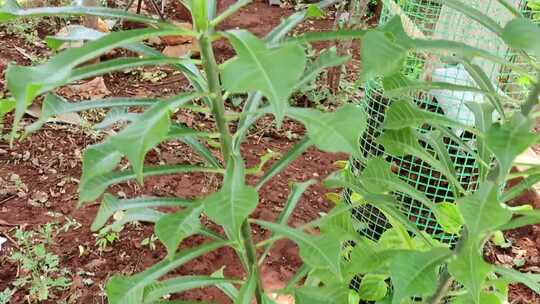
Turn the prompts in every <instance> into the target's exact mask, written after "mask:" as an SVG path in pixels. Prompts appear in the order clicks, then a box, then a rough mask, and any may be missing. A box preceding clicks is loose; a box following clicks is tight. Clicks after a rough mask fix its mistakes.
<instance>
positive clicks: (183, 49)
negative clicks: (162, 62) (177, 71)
mask: <svg viewBox="0 0 540 304" xmlns="http://www.w3.org/2000/svg"><path fill="white" fill-rule="evenodd" d="M190 52H191V54H192V55H193V54H199V47H198V46H197V45H196V44H191V43H187V44H180V45H172V46H166V47H165V48H164V49H163V55H165V56H168V57H175V58H180V57H184V56H186V55H187V54H188V53H190Z"/></svg>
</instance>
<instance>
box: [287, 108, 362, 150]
mask: <svg viewBox="0 0 540 304" xmlns="http://www.w3.org/2000/svg"><path fill="white" fill-rule="evenodd" d="M287 115H288V116H290V117H292V118H294V119H296V120H299V121H301V122H302V123H304V125H305V126H306V129H307V131H308V136H309V138H310V140H311V142H312V143H313V144H315V145H316V146H317V148H319V149H321V150H323V151H326V152H345V153H349V154H352V155H355V156H357V157H361V153H360V149H359V145H358V142H359V140H360V136H362V133H363V132H364V130H365V128H366V113H365V112H364V111H363V110H362V109H361V108H360V107H357V106H354V105H351V104H349V105H345V106H342V107H341V108H339V109H338V110H337V111H335V112H330V113H328V112H326V113H325V112H321V111H318V110H315V109H304V108H292V107H291V108H289V110H288V111H287Z"/></svg>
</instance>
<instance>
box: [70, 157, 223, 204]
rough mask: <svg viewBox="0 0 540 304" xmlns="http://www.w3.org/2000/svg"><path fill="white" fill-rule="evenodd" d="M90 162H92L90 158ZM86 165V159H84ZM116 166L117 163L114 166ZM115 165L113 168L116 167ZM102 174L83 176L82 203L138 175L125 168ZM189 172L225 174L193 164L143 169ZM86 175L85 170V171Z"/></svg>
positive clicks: (156, 172)
mask: <svg viewBox="0 0 540 304" xmlns="http://www.w3.org/2000/svg"><path fill="white" fill-rule="evenodd" d="M113 156H118V159H120V154H119V153H118V154H116V155H113ZM88 162H91V161H90V160H89V161H88ZM83 167H84V161H83ZM114 167H116V165H115V166H114ZM114 167H113V168H114ZM106 172H107V173H104V174H102V175H94V176H93V177H92V178H87V179H83V178H81V184H80V185H79V201H80V202H81V203H85V202H91V201H93V200H95V199H97V198H98V197H99V196H100V195H101V194H102V193H103V192H104V191H105V190H106V189H107V187H109V186H111V185H113V184H117V183H122V182H126V181H129V180H132V179H135V178H136V177H137V175H136V174H135V173H134V172H133V170H124V171H115V172H110V170H107V171H106ZM189 172H205V173H221V174H223V169H216V168H205V167H200V166H192V165H170V166H154V167H146V168H144V169H143V173H142V175H143V177H147V176H156V175H167V174H176V173H189ZM83 176H84V171H83Z"/></svg>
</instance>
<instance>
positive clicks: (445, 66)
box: [346, 0, 540, 244]
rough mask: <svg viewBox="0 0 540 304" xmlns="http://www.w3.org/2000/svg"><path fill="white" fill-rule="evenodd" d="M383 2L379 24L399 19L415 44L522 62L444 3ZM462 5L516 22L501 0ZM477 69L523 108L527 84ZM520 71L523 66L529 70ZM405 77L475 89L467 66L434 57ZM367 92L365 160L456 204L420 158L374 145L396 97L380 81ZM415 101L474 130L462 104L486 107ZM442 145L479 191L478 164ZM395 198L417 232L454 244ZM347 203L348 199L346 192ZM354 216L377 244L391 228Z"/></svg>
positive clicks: (445, 94)
mask: <svg viewBox="0 0 540 304" xmlns="http://www.w3.org/2000/svg"><path fill="white" fill-rule="evenodd" d="M383 2H384V9H383V12H382V15H381V19H380V24H385V23H386V22H387V21H388V20H389V19H390V18H391V17H393V16H395V15H399V16H400V17H401V20H402V22H403V25H404V28H405V30H406V31H407V32H408V34H409V35H411V36H413V37H415V38H422V39H424V38H426V39H445V40H453V41H458V42H463V43H467V44H469V45H471V46H475V47H478V48H481V49H484V50H487V51H490V52H491V53H493V54H495V55H499V56H503V57H505V58H506V59H507V60H509V61H512V62H514V63H516V64H521V63H520V62H519V61H518V59H517V58H518V57H517V56H516V55H515V54H513V53H512V52H511V51H509V50H508V48H507V47H506V46H505V44H504V43H503V42H502V41H501V40H500V39H499V38H498V37H497V36H496V35H495V34H493V33H491V32H489V31H488V30H486V29H485V28H484V27H482V26H481V25H480V24H478V23H477V22H475V21H473V20H471V19H469V18H468V17H466V16H464V15H462V14H461V13H459V12H457V11H454V10H452V9H450V8H449V7H447V6H446V5H444V4H443V5H441V4H440V2H439V1H427V0H397V1H393V0H383ZM464 2H466V3H467V4H468V5H470V6H472V7H475V8H476V9H478V10H480V11H481V12H483V13H485V14H487V15H489V16H490V17H492V18H493V19H494V20H497V21H498V22H499V23H500V24H501V26H504V24H505V23H506V22H508V21H509V20H510V19H511V18H512V15H511V14H510V13H509V12H508V11H507V10H506V9H505V8H503V7H502V6H501V5H500V3H499V2H498V1H497V0H474V1H471V0H469V1H464ZM509 2H512V4H513V5H515V7H516V8H518V9H520V10H522V12H523V13H524V14H525V15H526V16H527V17H529V18H531V19H533V20H534V19H538V16H540V13H539V12H538V11H532V10H531V9H530V8H529V6H528V5H527V2H526V1H524V0H521V1H520V0H511V1H509ZM474 63H476V64H478V65H479V66H480V67H481V68H482V69H483V70H484V72H485V73H486V74H487V75H488V76H489V78H490V79H491V81H492V82H493V84H494V85H495V87H496V88H498V90H499V92H500V94H502V95H504V96H505V98H504V100H505V104H504V106H505V107H506V108H515V107H516V106H517V105H519V102H518V100H523V96H524V95H525V94H526V92H527V85H528V82H527V79H524V78H523V77H522V76H521V75H520V74H518V73H516V72H514V71H512V70H510V69H506V68H502V67H501V66H500V65H497V64H494V63H491V62H488V61H485V60H484V61H482V60H477V61H475V62H474ZM522 66H523V67H525V68H526V65H525V64H523V65H522ZM404 73H405V75H407V77H409V78H414V79H420V80H433V81H442V82H449V83H453V84H458V85H469V86H474V85H475V84H474V82H473V80H472V79H471V77H470V76H469V75H468V73H467V72H466V70H465V68H464V67H463V66H461V65H459V64H451V63H448V61H446V60H445V58H440V57H438V56H435V55H434V54H426V53H411V54H409V56H408V58H407V60H406V62H405V67H404ZM365 92H366V94H365V98H364V100H363V106H364V108H365V111H366V112H367V114H368V129H367V131H366V132H365V134H364V136H363V138H362V139H361V142H360V147H361V151H362V152H363V154H364V156H365V157H366V158H369V157H373V156H384V157H385V158H386V159H387V160H388V161H390V162H392V163H393V167H394V168H397V170H396V173H397V174H398V175H399V176H400V177H401V178H402V179H403V180H404V181H406V182H407V183H408V184H409V185H411V186H413V187H414V188H416V189H417V190H419V191H421V192H423V193H424V194H425V195H426V197H428V198H429V199H431V200H432V201H433V202H434V203H440V202H453V201H454V198H455V194H454V193H453V189H452V187H451V186H450V185H449V182H448V180H447V179H446V178H445V177H444V176H443V175H442V174H441V173H440V172H438V171H436V170H434V169H433V168H432V167H431V166H430V165H429V164H427V163H426V162H424V161H422V160H421V159H418V158H415V157H411V156H405V157H393V156H391V155H388V154H386V153H385V152H384V149H383V147H382V146H380V145H379V144H377V143H376V142H375V139H376V138H377V137H378V136H379V135H380V132H381V130H380V126H381V123H382V122H383V121H384V117H385V111H386V109H387V108H388V106H389V105H390V104H391V103H392V102H393V101H394V99H390V98H387V97H386V96H384V94H383V90H382V88H381V85H380V84H379V82H377V81H372V82H369V83H367V84H366V88H365ZM412 97H413V99H414V101H415V103H416V104H417V105H418V106H419V107H420V108H423V109H426V110H429V111H433V112H437V113H440V114H444V115H446V116H448V117H451V118H453V119H456V120H458V121H460V122H462V123H464V124H467V125H470V126H473V125H474V116H473V115H472V113H471V112H470V111H469V110H468V108H467V107H466V106H465V102H484V97H483V96H482V95H480V94H476V93H466V92H451V91H445V90H431V91H418V92H415V93H414V94H413V96H412ZM486 102H487V101H486ZM428 130H430V127H429V126H424V127H423V128H422V129H421V130H419V131H420V132H426V131H428ZM453 132H454V133H455V134H456V135H457V136H458V137H460V138H461V139H462V140H463V141H465V142H472V141H474V138H473V136H472V134H470V133H468V132H466V131H463V130H453ZM444 140H445V143H446V144H447V148H448V153H449V155H450V157H451V159H452V161H453V163H454V167H455V170H456V173H457V175H458V179H459V181H460V183H461V185H462V186H463V188H464V189H465V190H474V189H475V188H476V186H477V177H478V165H477V163H476V162H475V160H474V158H473V156H472V155H471V154H469V153H467V152H466V151H464V150H463V149H461V148H460V147H459V145H458V144H457V143H455V142H453V141H452V140H450V139H449V138H445V139H444ZM422 144H423V146H424V147H425V148H426V150H427V151H431V152H433V151H432V149H431V148H430V147H429V145H427V144H425V143H422ZM352 164H353V166H352V167H354V170H355V171H356V172H361V170H362V169H363V165H364V164H363V163H362V162H360V161H352ZM394 196H395V198H396V200H397V201H398V202H399V209H400V210H401V211H402V212H403V213H404V214H405V215H406V216H407V217H408V218H409V219H410V220H411V221H412V222H414V223H415V224H416V225H417V227H418V228H419V229H420V230H423V231H425V232H427V233H428V234H430V235H431V236H432V237H434V238H435V239H438V240H440V241H442V242H445V243H449V244H453V243H454V241H455V239H456V236H455V235H452V234H448V233H445V232H444V231H443V230H442V228H441V226H440V225H439V224H438V223H437V221H436V219H435V217H434V216H433V213H432V211H431V210H430V209H429V208H427V207H426V206H424V205H423V204H422V203H420V202H418V201H416V200H413V199H411V198H410V197H409V196H407V195H405V194H403V193H399V192H395V193H394ZM346 198H348V195H347V193H346ZM353 216H354V217H355V218H356V219H358V220H359V221H360V222H362V223H363V224H364V225H365V226H367V228H366V229H364V230H363V231H362V233H363V234H364V235H366V236H367V237H369V238H371V239H373V240H377V239H379V237H380V236H381V234H382V233H383V232H384V231H385V230H386V229H388V228H389V226H390V225H389V223H388V221H387V219H386V218H385V216H384V215H383V214H382V213H381V212H380V211H379V210H378V209H377V208H375V207H374V206H371V205H365V206H363V207H360V208H358V209H356V210H354V211H353Z"/></svg>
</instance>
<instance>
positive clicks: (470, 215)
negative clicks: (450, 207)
mask: <svg viewBox="0 0 540 304" xmlns="http://www.w3.org/2000/svg"><path fill="white" fill-rule="evenodd" d="M499 186H500V185H497V184H495V183H493V182H491V181H485V182H484V183H482V184H481V185H480V188H479V189H478V190H477V191H476V192H475V193H474V194H471V195H468V196H465V197H462V198H459V199H458V200H457V205H458V207H459V211H461V214H462V215H463V219H464V220H465V225H466V226H467V229H468V231H469V233H470V234H471V235H473V236H475V237H478V238H481V237H482V236H484V235H485V234H486V233H487V232H489V231H492V230H495V229H496V228H497V227H498V226H501V225H503V224H505V223H507V222H508V221H509V220H510V219H511V218H512V212H511V211H510V210H509V209H507V208H505V207H503V206H502V205H501V203H499V200H498V188H499Z"/></svg>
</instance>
